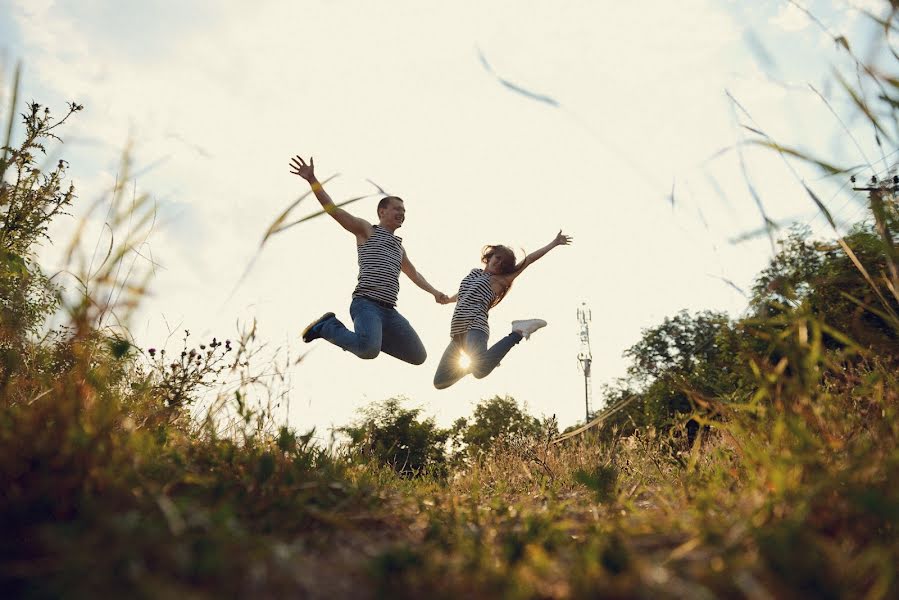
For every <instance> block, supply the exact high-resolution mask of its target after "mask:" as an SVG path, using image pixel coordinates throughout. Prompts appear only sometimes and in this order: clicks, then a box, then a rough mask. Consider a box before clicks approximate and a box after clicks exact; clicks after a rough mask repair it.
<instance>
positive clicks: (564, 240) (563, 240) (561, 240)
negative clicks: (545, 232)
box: [553, 229, 574, 246]
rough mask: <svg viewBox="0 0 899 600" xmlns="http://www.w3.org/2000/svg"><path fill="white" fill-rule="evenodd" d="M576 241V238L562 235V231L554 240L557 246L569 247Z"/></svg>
mask: <svg viewBox="0 0 899 600" xmlns="http://www.w3.org/2000/svg"><path fill="white" fill-rule="evenodd" d="M573 241H574V238H573V237H571V236H570V235H565V234H563V233H562V230H561V229H560V230H559V233H557V234H556V239H554V240H553V245H555V246H567V245H568V244H570V243H571V242H573Z"/></svg>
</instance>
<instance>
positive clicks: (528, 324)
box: [512, 319, 546, 339]
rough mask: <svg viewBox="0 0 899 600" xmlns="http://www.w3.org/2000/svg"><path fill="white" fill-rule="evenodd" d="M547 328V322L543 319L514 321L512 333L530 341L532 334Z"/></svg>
mask: <svg viewBox="0 0 899 600" xmlns="http://www.w3.org/2000/svg"><path fill="white" fill-rule="evenodd" d="M541 327H546V321H544V320H543V319H522V320H520V321H512V331H514V332H515V333H520V334H521V337H523V338H524V339H529V338H530V337H531V334H532V333H534V332H535V331H537V330H538V329H540V328H541Z"/></svg>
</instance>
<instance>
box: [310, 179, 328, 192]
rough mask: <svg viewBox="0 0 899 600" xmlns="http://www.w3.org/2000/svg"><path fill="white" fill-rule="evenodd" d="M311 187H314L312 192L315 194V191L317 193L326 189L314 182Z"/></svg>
mask: <svg viewBox="0 0 899 600" xmlns="http://www.w3.org/2000/svg"><path fill="white" fill-rule="evenodd" d="M309 185H310V186H311V187H312V191H313V192H315V191H317V190H321V189H324V188H323V187H322V184H320V183H319V182H317V181H313V182H312V183H310V184H309Z"/></svg>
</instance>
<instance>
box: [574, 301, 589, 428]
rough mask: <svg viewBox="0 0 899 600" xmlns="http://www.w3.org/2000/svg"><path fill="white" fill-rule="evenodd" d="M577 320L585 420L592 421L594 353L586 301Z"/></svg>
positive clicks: (578, 312) (581, 306)
mask: <svg viewBox="0 0 899 600" xmlns="http://www.w3.org/2000/svg"><path fill="white" fill-rule="evenodd" d="M577 321H578V325H580V334H579V336H580V340H581V349H580V351H579V352H578V355H577V363H578V369H579V370H580V371H581V372H582V373H583V374H584V409H585V411H586V413H585V417H584V420H585V422H589V421H590V416H591V413H592V412H593V410H592V408H593V407H592V402H593V399H592V397H591V396H592V394H593V388H592V385H591V381H590V367H591V365H592V364H593V354H592V353H591V352H590V309H589V308H587V303H586V302H581V305H580V307H578V309H577Z"/></svg>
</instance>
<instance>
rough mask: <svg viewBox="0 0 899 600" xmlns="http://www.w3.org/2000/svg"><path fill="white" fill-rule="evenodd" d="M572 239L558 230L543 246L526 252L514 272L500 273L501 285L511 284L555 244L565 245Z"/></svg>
mask: <svg viewBox="0 0 899 600" xmlns="http://www.w3.org/2000/svg"><path fill="white" fill-rule="evenodd" d="M572 241H573V238H572V237H571V236H570V235H565V234H563V233H562V230H561V229H560V230H559V233H557V234H556V237H555V238H553V241H551V242H550V243H548V244H547V245H545V246H543V247H542V248H540V249H538V250H534V251H533V252H531V253H530V254H528V255H527V256H526V257H525V258H524V260H523V261H521V268H519V269H518V270H517V271H515V272H514V273H509V274H508V275H500V276H498V279H499V280H500V282H501V283H502V284H503V285H506V286H508V285H511V284H512V282H513V281H515V278H516V277H518V276H519V275H521V274H522V272H524V270H525V269H527V268H528V267H529V266H531V265H532V264H533V263H534V262H535V261H537V260H539V259H540V258H542V257H543V255H545V254H546V253H547V252H549V251H550V250H552V249H553V248H555V247H556V246H567V245H568V244H570V243H571V242H572Z"/></svg>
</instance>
